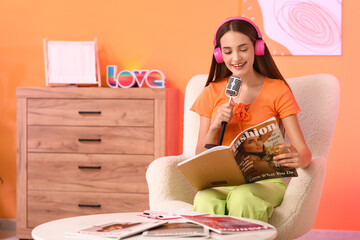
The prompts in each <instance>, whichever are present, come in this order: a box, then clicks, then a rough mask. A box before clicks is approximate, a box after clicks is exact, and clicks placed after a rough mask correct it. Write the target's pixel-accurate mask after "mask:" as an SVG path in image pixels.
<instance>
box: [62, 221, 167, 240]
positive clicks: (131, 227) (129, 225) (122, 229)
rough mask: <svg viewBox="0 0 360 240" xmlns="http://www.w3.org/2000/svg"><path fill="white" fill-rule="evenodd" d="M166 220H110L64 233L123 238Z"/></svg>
mask: <svg viewBox="0 0 360 240" xmlns="http://www.w3.org/2000/svg"><path fill="white" fill-rule="evenodd" d="M166 223H167V222H166V221H151V222H150V221H149V222H120V221H119V222H117V221H115V222H111V223H107V224H102V225H97V226H92V227H89V228H85V229H82V230H79V231H77V232H68V233H65V236H66V237H78V238H82V237H84V238H87V237H88V238H89V239H123V238H126V237H129V236H132V235H135V234H138V233H142V232H144V231H146V230H148V229H151V228H155V227H158V226H161V225H164V224H166Z"/></svg>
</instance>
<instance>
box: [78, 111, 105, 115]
mask: <svg viewBox="0 0 360 240" xmlns="http://www.w3.org/2000/svg"><path fill="white" fill-rule="evenodd" d="M79 114H97V115H99V114H101V111H79Z"/></svg>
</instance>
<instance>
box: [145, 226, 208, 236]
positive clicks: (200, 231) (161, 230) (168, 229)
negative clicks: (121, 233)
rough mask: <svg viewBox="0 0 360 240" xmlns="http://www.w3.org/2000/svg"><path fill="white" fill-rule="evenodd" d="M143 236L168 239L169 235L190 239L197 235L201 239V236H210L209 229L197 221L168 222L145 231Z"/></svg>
mask: <svg viewBox="0 0 360 240" xmlns="http://www.w3.org/2000/svg"><path fill="white" fill-rule="evenodd" d="M142 236H143V237H146V239H152V238H157V239H159V238H163V239H167V238H168V237H176V238H186V239H190V237H196V239H201V237H203V238H207V237H209V229H208V228H204V227H203V226H201V225H199V224H195V223H190V222H174V223H167V224H165V225H163V226H160V227H158V228H154V229H151V230H149V231H145V232H143V234H142Z"/></svg>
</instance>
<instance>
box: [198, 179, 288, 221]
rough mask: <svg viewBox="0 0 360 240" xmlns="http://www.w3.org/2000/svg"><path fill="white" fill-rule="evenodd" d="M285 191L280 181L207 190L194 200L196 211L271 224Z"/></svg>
mask: <svg viewBox="0 0 360 240" xmlns="http://www.w3.org/2000/svg"><path fill="white" fill-rule="evenodd" d="M285 190H286V185H285V183H284V181H283V180H282V179H281V178H276V179H268V180H262V181H258V182H255V183H249V184H243V185H240V186H231V187H216V188H209V189H204V190H202V191H199V192H198V193H197V194H196V196H195V199H194V211H197V212H204V213H210V214H221V215H230V216H237V217H246V218H252V219H256V220H260V221H264V222H268V219H269V218H270V217H271V215H272V213H273V211H274V208H275V207H277V206H279V205H280V204H281V202H282V200H283V198H284V194H285Z"/></svg>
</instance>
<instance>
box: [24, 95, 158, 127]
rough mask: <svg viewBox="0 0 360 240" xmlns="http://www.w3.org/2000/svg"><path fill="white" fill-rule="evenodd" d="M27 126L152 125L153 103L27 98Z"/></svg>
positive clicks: (116, 100) (147, 101) (145, 101)
mask: <svg viewBox="0 0 360 240" xmlns="http://www.w3.org/2000/svg"><path fill="white" fill-rule="evenodd" d="M28 124H29V125H77V126H78V125H79V126H153V125H154V100H151V99H150V100H139V99H135V100H126V99H124V100H120V99H28Z"/></svg>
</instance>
